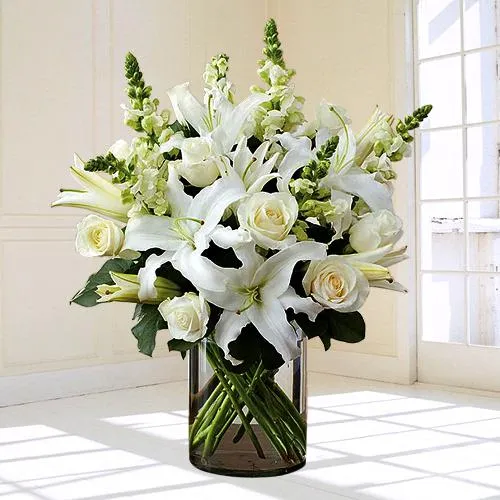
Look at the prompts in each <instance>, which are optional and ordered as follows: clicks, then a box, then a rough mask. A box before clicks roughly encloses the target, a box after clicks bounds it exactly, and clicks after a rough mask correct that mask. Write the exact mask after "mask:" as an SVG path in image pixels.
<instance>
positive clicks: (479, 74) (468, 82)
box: [465, 50, 500, 123]
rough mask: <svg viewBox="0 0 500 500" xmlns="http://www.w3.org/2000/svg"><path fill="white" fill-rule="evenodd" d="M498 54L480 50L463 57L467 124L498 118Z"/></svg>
mask: <svg viewBox="0 0 500 500" xmlns="http://www.w3.org/2000/svg"><path fill="white" fill-rule="evenodd" d="M498 63H499V52H498V51H497V50H482V51H480V52H476V53H474V54H469V55H466V56H465V93H466V97H467V122H468V123H477V122H485V121H491V120H496V119H498V118H499V112H498V111H499V97H500V95H499V90H500V80H499V75H498Z"/></svg>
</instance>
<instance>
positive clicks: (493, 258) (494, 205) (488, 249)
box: [467, 200, 500, 272]
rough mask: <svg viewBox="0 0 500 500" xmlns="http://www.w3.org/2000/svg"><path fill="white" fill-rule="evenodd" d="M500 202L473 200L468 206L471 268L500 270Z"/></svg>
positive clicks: (489, 270) (490, 270)
mask: <svg viewBox="0 0 500 500" xmlns="http://www.w3.org/2000/svg"><path fill="white" fill-rule="evenodd" d="M499 208H500V202H499V201H495V200H488V201H486V200H485V201H471V202H469V203H468V206H467V221H468V224H467V226H468V231H469V269H471V270H479V271H488V272H497V271H500V218H499Z"/></svg>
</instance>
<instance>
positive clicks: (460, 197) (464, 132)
mask: <svg viewBox="0 0 500 500" xmlns="http://www.w3.org/2000/svg"><path fill="white" fill-rule="evenodd" d="M413 9H414V12H413V19H414V22H413V26H414V41H415V43H414V47H415V48H414V50H415V52H414V62H415V64H414V67H415V82H416V85H415V90H416V92H415V93H416V102H417V104H418V105H421V104H427V103H431V104H433V105H434V109H433V111H432V113H431V116H430V119H429V120H428V121H427V122H426V123H425V124H424V126H423V127H422V129H420V130H419V132H418V134H417V137H416V143H415V149H416V164H417V169H416V171H417V174H416V175H417V179H416V180H417V182H416V185H417V196H416V200H417V207H416V210H417V259H416V261H417V275H418V289H419V294H418V295H419V301H418V302H419V303H418V315H417V316H418V323H419V327H418V332H419V339H418V378H419V380H421V381H424V382H428V383H436V384H447V385H455V386H462V387H472V388H477V389H484V390H494V391H500V175H499V166H500V163H499V152H500V120H499V119H500V113H499V112H500V79H499V69H498V68H499V65H500V35H499V33H500V22H499V19H500V13H499V11H500V1H497V0H414V2H413Z"/></svg>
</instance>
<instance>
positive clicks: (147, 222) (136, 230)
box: [123, 215, 184, 252]
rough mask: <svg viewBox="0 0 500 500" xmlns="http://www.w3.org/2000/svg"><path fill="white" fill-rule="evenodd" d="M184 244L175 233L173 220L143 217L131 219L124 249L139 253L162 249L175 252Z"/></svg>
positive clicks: (150, 216) (153, 216)
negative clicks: (151, 249)
mask: <svg viewBox="0 0 500 500" xmlns="http://www.w3.org/2000/svg"><path fill="white" fill-rule="evenodd" d="M183 242H184V241H183V240H182V239H181V238H180V237H179V235H178V234H177V233H176V232H175V231H174V220H173V219H172V218H170V217H158V216H156V215H142V216H138V217H133V218H132V219H130V221H129V223H128V225H127V228H126V229H125V243H124V245H123V248H124V249H128V250H139V251H144V250H149V249H150V248H160V249H162V250H168V251H171V252H175V251H176V250H177V249H178V248H179V245H181V244H182V243H183Z"/></svg>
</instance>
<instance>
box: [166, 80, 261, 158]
mask: <svg viewBox="0 0 500 500" xmlns="http://www.w3.org/2000/svg"><path fill="white" fill-rule="evenodd" d="M168 96H169V97H170V101H171V102H172V107H173V110H174V112H175V115H176V117H177V120H178V121H179V122H180V123H183V124H189V125H191V127H193V128H194V129H195V130H196V132H198V134H199V135H200V137H210V138H211V139H212V140H213V141H214V149H215V151H216V152H217V153H218V154H220V155H225V154H228V153H229V152H230V151H231V149H232V147H233V146H234V145H235V144H236V143H237V142H238V139H239V136H240V133H241V131H242V129H243V127H244V125H245V123H246V121H247V120H248V119H249V118H250V117H251V115H252V113H253V112H254V110H255V109H256V108H257V107H258V106H260V105H261V104H262V103H263V102H266V101H268V100H269V99H270V96H268V95H267V94H257V93H256V94H252V95H250V96H249V97H247V98H246V99H245V100H244V101H242V102H241V103H239V104H238V105H237V106H234V105H233V104H232V103H231V102H230V101H229V99H228V98H227V97H226V96H225V95H224V94H223V93H222V92H219V93H218V94H217V96H216V98H215V99H214V98H213V96H212V94H211V95H210V96H209V99H208V102H207V105H206V106H205V105H203V104H201V103H200V102H199V101H198V100H197V99H196V98H195V97H194V96H193V94H191V92H190V91H189V84H188V83H183V84H181V85H177V86H175V87H173V88H172V89H170V91H169V92H168Z"/></svg>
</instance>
